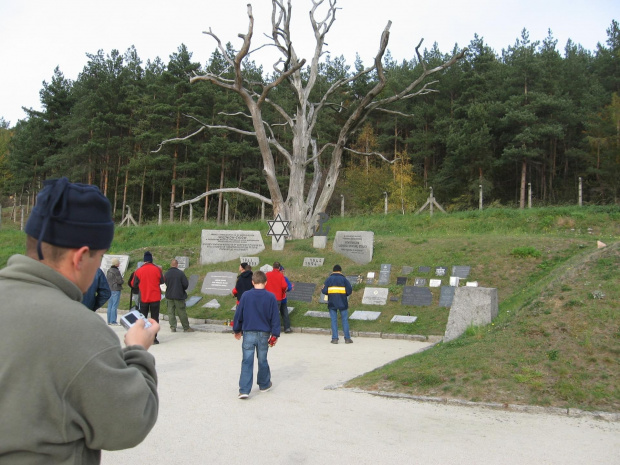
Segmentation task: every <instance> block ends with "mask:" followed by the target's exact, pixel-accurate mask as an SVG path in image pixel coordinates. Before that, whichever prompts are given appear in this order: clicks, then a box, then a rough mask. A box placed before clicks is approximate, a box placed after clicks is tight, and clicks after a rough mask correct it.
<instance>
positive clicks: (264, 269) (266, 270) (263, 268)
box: [260, 264, 273, 273]
mask: <svg viewBox="0 0 620 465" xmlns="http://www.w3.org/2000/svg"><path fill="white" fill-rule="evenodd" d="M260 270H261V271H262V272H263V273H269V272H270V271H273V266H271V265H267V264H265V265H263V266H261V267H260Z"/></svg>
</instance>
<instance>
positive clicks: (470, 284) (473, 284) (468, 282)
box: [465, 281, 478, 287]
mask: <svg viewBox="0 0 620 465" xmlns="http://www.w3.org/2000/svg"><path fill="white" fill-rule="evenodd" d="M465 286H466V287H478V281H467V282H466V283H465Z"/></svg>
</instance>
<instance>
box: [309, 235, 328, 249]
mask: <svg viewBox="0 0 620 465" xmlns="http://www.w3.org/2000/svg"><path fill="white" fill-rule="evenodd" d="M312 247H314V248H315V249H324V248H326V247H327V236H314V237H313V238H312Z"/></svg>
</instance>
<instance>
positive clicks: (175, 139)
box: [151, 126, 205, 153]
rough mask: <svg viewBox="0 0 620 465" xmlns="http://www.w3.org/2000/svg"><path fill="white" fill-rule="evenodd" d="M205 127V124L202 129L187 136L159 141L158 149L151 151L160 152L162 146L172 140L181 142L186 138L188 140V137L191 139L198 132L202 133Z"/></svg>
mask: <svg viewBox="0 0 620 465" xmlns="http://www.w3.org/2000/svg"><path fill="white" fill-rule="evenodd" d="M204 129H205V128H204V126H203V127H201V128H200V129H198V130H197V131H196V132H193V133H191V134H190V135H188V136H185V137H175V138H173V139H166V140H164V141H161V142H160V143H159V146H158V147H157V150H151V153H157V152H159V151H160V150H161V149H162V147H163V146H164V145H166V144H169V143H171V142H181V141H184V140H187V139H191V138H192V137H194V136H195V135H196V134H200V133H201V132H202V131H204Z"/></svg>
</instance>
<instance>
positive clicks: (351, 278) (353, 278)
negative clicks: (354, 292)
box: [346, 274, 362, 286]
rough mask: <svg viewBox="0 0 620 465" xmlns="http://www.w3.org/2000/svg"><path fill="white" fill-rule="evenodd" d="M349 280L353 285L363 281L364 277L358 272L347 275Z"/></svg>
mask: <svg viewBox="0 0 620 465" xmlns="http://www.w3.org/2000/svg"><path fill="white" fill-rule="evenodd" d="M346 278H347V280H348V281H349V282H350V283H351V286H355V285H356V284H359V283H361V282H362V277H361V276H360V275H357V274H353V275H349V276H346Z"/></svg>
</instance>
